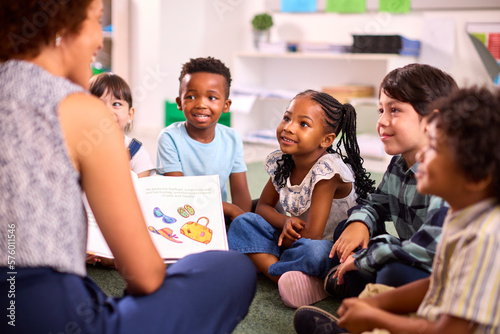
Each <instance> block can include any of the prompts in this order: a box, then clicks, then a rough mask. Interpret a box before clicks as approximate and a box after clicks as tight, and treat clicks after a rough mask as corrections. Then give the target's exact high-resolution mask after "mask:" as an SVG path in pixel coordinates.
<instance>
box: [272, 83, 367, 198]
mask: <svg viewBox="0 0 500 334" xmlns="http://www.w3.org/2000/svg"><path fill="white" fill-rule="evenodd" d="M301 96H305V97H309V98H310V99H311V100H313V101H315V102H316V103H318V104H319V105H320V106H321V109H323V111H324V112H325V122H326V124H327V126H329V127H331V129H332V130H333V132H334V133H335V135H336V136H337V138H338V135H339V133H340V132H341V131H342V136H341V137H340V138H339V140H338V142H337V145H336V147H335V148H333V147H332V146H330V147H328V148H327V150H326V151H327V152H328V153H331V154H333V153H336V154H338V155H339V156H340V157H341V158H342V161H344V163H346V164H348V165H349V166H350V167H351V169H352V171H353V172H354V180H355V181H354V187H355V189H356V193H357V194H358V199H357V201H358V203H360V202H361V200H362V199H366V197H367V196H368V194H369V193H371V192H374V191H375V187H374V186H373V185H374V183H375V181H373V180H372V179H370V173H369V172H367V171H366V169H365V168H364V167H363V158H361V156H360V153H359V146H358V140H357V139H356V110H355V109H354V107H353V106H352V105H350V104H349V103H346V104H342V103H340V102H339V101H337V100H336V99H335V98H334V97H332V96H331V95H329V94H326V93H322V92H318V91H315V90H306V91H304V92H301V93H299V94H297V95H296V96H295V97H294V99H296V98H298V97H301ZM341 146H343V147H344V150H345V152H346V155H344V154H343V153H342V149H341ZM276 163H277V169H276V173H275V180H276V183H277V184H278V186H279V187H284V186H285V185H286V180H287V179H288V177H290V174H291V173H292V170H293V168H294V167H295V163H294V161H293V158H292V155H290V154H283V157H282V158H280V159H279V160H278V161H277V162H276Z"/></svg>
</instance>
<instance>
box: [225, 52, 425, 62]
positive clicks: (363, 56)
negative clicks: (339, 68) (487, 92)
mask: <svg viewBox="0 0 500 334" xmlns="http://www.w3.org/2000/svg"><path fill="white" fill-rule="evenodd" d="M235 57H242V58H244V57H247V58H263V59H269V58H279V59H304V60H313V59H326V60H348V61H349V60H352V61H378V60H381V61H389V62H390V61H396V62H400V61H401V60H403V61H404V62H406V63H410V62H415V61H416V57H414V56H402V55H397V54H392V53H326V52H316V53H315V52H286V53H263V52H238V53H236V54H235Z"/></svg>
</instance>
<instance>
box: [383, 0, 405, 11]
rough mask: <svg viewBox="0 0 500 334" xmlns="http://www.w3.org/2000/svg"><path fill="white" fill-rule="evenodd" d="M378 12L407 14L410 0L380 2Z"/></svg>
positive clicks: (384, 0)
mask: <svg viewBox="0 0 500 334" xmlns="http://www.w3.org/2000/svg"><path fill="white" fill-rule="evenodd" d="M379 11H380V12H389V13H409V12H410V0H380V3H379Z"/></svg>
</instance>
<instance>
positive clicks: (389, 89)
mask: <svg viewBox="0 0 500 334" xmlns="http://www.w3.org/2000/svg"><path fill="white" fill-rule="evenodd" d="M457 89H458V86H457V83H456V82H455V80H454V79H453V78H452V77H451V76H450V75H449V74H446V73H445V72H443V71H441V70H440V69H438V68H435V67H433V66H430V65H426V64H409V65H406V66H404V67H400V68H397V69H395V70H392V71H391V72H389V73H388V74H387V75H386V76H385V78H384V79H383V80H382V83H381V84H380V90H379V96H380V93H381V92H382V91H383V92H384V93H385V94H386V95H387V96H389V97H391V98H393V99H396V100H398V101H401V102H407V103H410V104H411V105H412V107H413V109H415V111H416V112H417V113H418V114H419V115H421V116H427V115H429V113H431V112H432V110H431V109H429V108H428V106H429V105H430V104H431V103H433V102H434V101H436V100H438V99H439V98H442V97H445V96H447V95H449V94H450V93H452V92H454V91H456V90H457Z"/></svg>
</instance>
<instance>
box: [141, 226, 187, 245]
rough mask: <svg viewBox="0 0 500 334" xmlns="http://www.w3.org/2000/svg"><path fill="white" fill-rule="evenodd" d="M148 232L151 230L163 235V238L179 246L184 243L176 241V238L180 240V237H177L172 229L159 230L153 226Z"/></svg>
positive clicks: (149, 227)
mask: <svg viewBox="0 0 500 334" xmlns="http://www.w3.org/2000/svg"><path fill="white" fill-rule="evenodd" d="M148 230H150V231H151V232H153V233H156V234H159V235H161V236H162V237H164V238H165V239H167V240H170V241H173V242H176V243H178V244H181V243H182V241H180V240H175V238H179V237H178V236H177V235H175V234H174V232H173V231H172V229H170V228H168V227H165V228H162V229H160V230H157V229H155V228H154V227H153V226H148Z"/></svg>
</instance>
